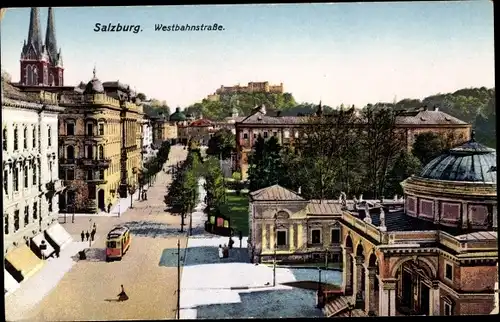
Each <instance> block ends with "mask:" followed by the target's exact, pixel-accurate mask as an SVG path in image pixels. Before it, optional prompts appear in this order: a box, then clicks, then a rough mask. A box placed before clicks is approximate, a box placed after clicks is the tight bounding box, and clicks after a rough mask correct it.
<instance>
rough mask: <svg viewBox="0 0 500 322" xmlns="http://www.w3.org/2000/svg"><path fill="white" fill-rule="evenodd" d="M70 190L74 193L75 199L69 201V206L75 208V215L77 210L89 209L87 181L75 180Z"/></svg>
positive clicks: (69, 187)
mask: <svg viewBox="0 0 500 322" xmlns="http://www.w3.org/2000/svg"><path fill="white" fill-rule="evenodd" d="M68 190H69V191H72V195H73V198H72V200H69V204H70V205H71V206H72V208H73V213H75V212H76V211H77V210H86V209H87V208H88V207H89V203H90V199H89V189H88V186H87V184H86V183H85V181H83V180H73V181H71V183H70V185H69V186H68Z"/></svg>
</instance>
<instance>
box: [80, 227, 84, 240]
mask: <svg viewBox="0 0 500 322" xmlns="http://www.w3.org/2000/svg"><path fill="white" fill-rule="evenodd" d="M80 236H81V237H82V242H83V241H85V233H84V232H83V230H82V233H81V234H80Z"/></svg>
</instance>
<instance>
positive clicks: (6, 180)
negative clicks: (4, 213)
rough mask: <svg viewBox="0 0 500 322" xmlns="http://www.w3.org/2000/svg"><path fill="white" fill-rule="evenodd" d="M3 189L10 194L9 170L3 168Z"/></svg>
mask: <svg viewBox="0 0 500 322" xmlns="http://www.w3.org/2000/svg"><path fill="white" fill-rule="evenodd" d="M3 190H4V191H5V194H6V195H8V194H9V171H7V170H3Z"/></svg>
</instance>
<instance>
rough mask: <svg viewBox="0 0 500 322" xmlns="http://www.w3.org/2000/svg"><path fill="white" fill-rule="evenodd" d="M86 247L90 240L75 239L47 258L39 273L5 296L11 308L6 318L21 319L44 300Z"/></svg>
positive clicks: (6, 302) (9, 319) (7, 304)
mask: <svg viewBox="0 0 500 322" xmlns="http://www.w3.org/2000/svg"><path fill="white" fill-rule="evenodd" d="M86 247H88V242H83V243H82V242H79V241H73V242H71V243H70V244H68V246H66V247H65V248H64V249H63V250H62V251H61V253H60V254H59V257H58V258H49V259H47V260H46V261H45V265H44V266H43V267H42V268H41V270H40V271H39V272H38V273H37V274H35V275H34V276H32V277H30V278H29V279H27V280H25V281H23V282H22V283H21V284H20V286H19V288H18V289H17V290H16V291H15V292H14V293H12V294H11V295H9V296H8V297H6V298H5V305H6V307H8V308H9V310H8V311H7V310H6V312H5V313H6V320H8V321H12V320H18V319H21V318H22V314H24V313H26V312H27V311H29V310H31V309H32V308H33V307H35V305H36V304H38V303H39V302H40V301H42V300H43V298H44V297H45V296H46V295H47V294H49V293H50V291H51V290H52V289H53V288H54V287H56V286H57V284H58V283H59V281H60V280H61V279H62V278H63V277H64V275H65V274H66V273H67V272H69V271H70V270H71V268H72V267H73V265H75V261H74V260H73V258H72V257H73V256H75V255H76V254H77V253H78V252H79V251H81V250H83V249H85V248H86Z"/></svg>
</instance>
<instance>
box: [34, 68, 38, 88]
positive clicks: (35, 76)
mask: <svg viewBox="0 0 500 322" xmlns="http://www.w3.org/2000/svg"><path fill="white" fill-rule="evenodd" d="M38 83H39V81H38V68H36V67H33V85H38Z"/></svg>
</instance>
